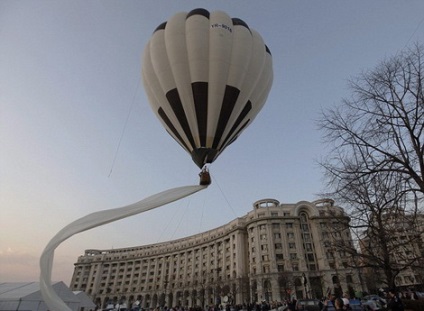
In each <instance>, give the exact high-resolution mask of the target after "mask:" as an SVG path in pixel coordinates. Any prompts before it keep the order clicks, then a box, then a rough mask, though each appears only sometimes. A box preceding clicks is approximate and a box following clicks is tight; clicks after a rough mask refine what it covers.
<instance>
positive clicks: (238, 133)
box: [227, 119, 250, 146]
mask: <svg viewBox="0 0 424 311" xmlns="http://www.w3.org/2000/svg"><path fill="white" fill-rule="evenodd" d="M249 123H250V119H249V120H247V121H246V122H245V123H243V125H242V126H241V127H240V129H239V130H238V131H237V133H236V135H234V137H233V138H231V140H230V141H229V142H228V144H227V146H229V145H231V144H232V143H233V142H234V141H235V140H236V139H237V138H238V137H239V135H240V132H241V131H243V130H244V129H245V128H246V126H247V125H248V124H249Z"/></svg>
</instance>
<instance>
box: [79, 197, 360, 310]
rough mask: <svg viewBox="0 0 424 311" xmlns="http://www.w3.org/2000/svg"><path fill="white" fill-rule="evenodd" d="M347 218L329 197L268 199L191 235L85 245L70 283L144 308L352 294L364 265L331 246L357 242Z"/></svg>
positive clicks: (100, 299) (99, 297) (101, 298)
mask: <svg viewBox="0 0 424 311" xmlns="http://www.w3.org/2000/svg"><path fill="white" fill-rule="evenodd" d="M340 220H342V221H340ZM348 221H349V218H348V217H346V216H345V214H344V211H343V209H342V208H340V207H337V206H335V205H334V202H333V201H332V200H329V199H323V200H318V201H314V202H307V201H301V202H298V203H295V204H281V203H280V202H279V201H277V200H275V199H263V200H259V201H257V202H255V203H254V204H253V210H252V211H250V212H249V213H247V214H246V215H245V216H243V217H239V218H237V219H234V220H233V221H231V222H229V223H227V224H225V225H223V226H221V227H218V228H216V229H213V230H210V231H206V232H203V233H199V234H196V235H193V236H190V237H186V238H182V239H178V240H173V241H168V242H163V243H157V244H151V245H144V246H137V247H130V248H123V249H110V250H95V249H91V250H86V251H85V254H84V255H82V256H80V257H79V258H78V261H77V262H76V263H75V270H74V274H73V277H72V281H71V289H72V290H83V291H85V292H86V293H87V294H88V295H90V296H91V297H92V298H93V300H94V301H95V302H96V303H97V304H98V305H99V306H101V307H105V306H106V304H107V303H108V302H112V303H114V304H116V303H118V302H121V303H125V304H126V305H127V306H131V305H133V304H139V305H141V306H142V307H144V308H150V307H156V306H165V305H166V306H177V305H181V306H188V307H192V306H206V305H214V304H225V303H231V304H244V303H255V302H260V301H264V300H265V301H268V302H271V301H282V300H284V299H287V298H290V297H297V298H312V297H315V298H321V297H323V296H324V295H325V294H326V293H327V292H328V291H331V292H333V293H336V294H340V293H342V292H350V293H351V294H352V293H354V292H355V291H364V290H365V289H364V287H363V286H364V285H363V284H362V281H361V276H360V273H359V270H358V269H355V268H352V267H353V265H352V262H351V257H350V256H349V255H348V254H344V253H342V252H336V251H334V250H333V249H332V247H331V245H332V244H333V243H332V242H333V241H332V239H340V240H343V241H344V243H352V238H351V235H350V232H349V230H348V229H347V227H346V229H344V228H340V224H343V223H347V222H348ZM335 228H337V232H336V234H334V233H335Z"/></svg>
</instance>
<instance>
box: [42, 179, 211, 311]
mask: <svg viewBox="0 0 424 311" xmlns="http://www.w3.org/2000/svg"><path fill="white" fill-rule="evenodd" d="M205 188H207V186H185V187H178V188H173V189H169V190H166V191H163V192H160V193H158V194H155V195H152V196H150V197H147V198H145V199H144V200H141V201H139V202H136V203H133V204H130V205H127V206H124V207H119V208H114V209H110V210H103V211H99V212H94V213H92V214H89V215H87V216H84V217H82V218H80V219H77V220H75V221H73V222H71V223H70V224H69V225H67V226H65V227H64V228H62V230H60V231H59V232H58V233H57V234H56V235H55V236H54V237H53V238H52V239H51V240H50V242H49V243H48V244H47V246H46V248H45V249H44V251H43V253H42V254H41V258H40V271H41V272H40V290H41V294H42V295H43V298H44V302H45V303H46V304H47V305H48V307H49V308H50V310H56V311H72V310H71V309H70V308H69V307H68V306H67V305H66V304H65V303H64V302H63V301H62V299H61V298H60V297H59V296H58V295H57V294H56V292H55V291H54V290H53V287H52V282H51V276H52V266H53V258H54V250H55V249H56V248H57V247H58V246H59V244H60V243H62V242H63V241H65V240H66V239H68V238H70V237H71V236H73V235H75V234H77V233H80V232H83V231H87V230H89V229H92V228H95V227H99V226H101V225H105V224H107V223H110V222H113V221H116V220H119V219H123V218H126V217H129V216H133V215H136V214H139V213H142V212H145V211H148V210H150V209H153V208H156V207H159V206H162V205H166V204H168V203H171V202H174V201H177V200H179V199H182V198H184V197H186V196H189V195H191V194H194V193H196V192H198V191H200V190H202V189H205Z"/></svg>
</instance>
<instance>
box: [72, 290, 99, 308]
mask: <svg viewBox="0 0 424 311" xmlns="http://www.w3.org/2000/svg"><path fill="white" fill-rule="evenodd" d="M73 293H74V295H75V296H76V297H77V298H78V299H79V301H80V305H79V307H80V310H81V309H82V308H84V310H90V309H93V310H94V308H95V307H96V305H95V304H94V302H93V301H92V300H91V298H90V297H89V296H88V295H87V294H86V293H85V292H83V291H78V292H75V291H74V292H73Z"/></svg>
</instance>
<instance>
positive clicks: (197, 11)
mask: <svg viewBox="0 0 424 311" xmlns="http://www.w3.org/2000/svg"><path fill="white" fill-rule="evenodd" d="M193 15H203V16H204V17H206V18H207V19H209V15H210V13H209V11H208V10H205V9H202V8H199V9H194V10H191V11H190V12H188V14H187V17H186V19H187V18H189V17H190V16H193Z"/></svg>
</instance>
